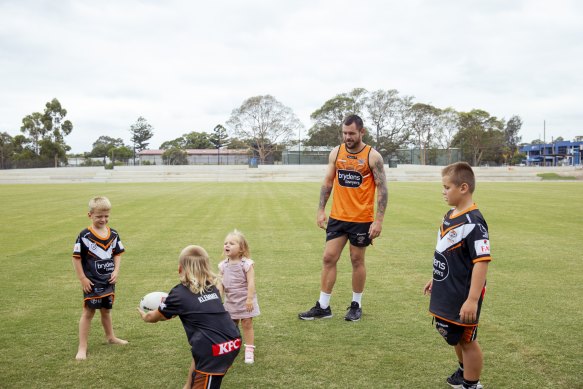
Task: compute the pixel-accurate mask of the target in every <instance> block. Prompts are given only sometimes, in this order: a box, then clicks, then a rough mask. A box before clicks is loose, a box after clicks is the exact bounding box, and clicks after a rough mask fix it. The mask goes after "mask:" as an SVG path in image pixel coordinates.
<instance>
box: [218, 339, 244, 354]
mask: <svg viewBox="0 0 583 389" xmlns="http://www.w3.org/2000/svg"><path fill="white" fill-rule="evenodd" d="M240 348H241V339H240V338H238V339H235V340H229V341H228V342H225V343H219V344H213V357H218V356H219V355H225V354H228V353H230V352H232V351H235V350H238V349H240Z"/></svg>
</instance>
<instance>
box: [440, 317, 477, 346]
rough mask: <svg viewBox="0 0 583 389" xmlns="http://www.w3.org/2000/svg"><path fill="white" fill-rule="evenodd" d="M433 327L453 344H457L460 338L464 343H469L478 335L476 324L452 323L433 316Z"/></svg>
mask: <svg viewBox="0 0 583 389" xmlns="http://www.w3.org/2000/svg"><path fill="white" fill-rule="evenodd" d="M435 329H437V332H439V334H440V335H441V336H443V339H445V341H446V342H447V343H448V344H449V345H451V346H455V345H456V344H458V343H459V342H460V341H461V340H462V339H463V340H464V342H466V343H470V342H472V341H474V340H476V338H477V337H478V326H477V325H475V326H467V327H466V326H460V325H457V324H454V323H450V322H448V321H445V320H442V319H439V318H437V317H436V318H435Z"/></svg>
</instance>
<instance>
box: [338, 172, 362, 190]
mask: <svg viewBox="0 0 583 389" xmlns="http://www.w3.org/2000/svg"><path fill="white" fill-rule="evenodd" d="M338 183H339V184H340V186H344V187H347V188H358V187H359V186H360V185H361V184H362V174H360V173H359V172H357V171H354V170H338Z"/></svg>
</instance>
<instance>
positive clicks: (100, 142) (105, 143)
mask: <svg viewBox="0 0 583 389" xmlns="http://www.w3.org/2000/svg"><path fill="white" fill-rule="evenodd" d="M122 146H124V143H123V139H121V138H112V137H110V136H107V135H102V136H100V137H99V138H97V140H96V141H95V142H93V149H92V150H91V152H90V153H89V156H91V157H94V158H103V163H104V164H105V158H106V157H108V156H109V157H111V151H112V150H115V149H117V148H119V147H122Z"/></svg>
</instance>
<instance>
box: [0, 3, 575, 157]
mask: <svg viewBox="0 0 583 389" xmlns="http://www.w3.org/2000/svg"><path fill="white" fill-rule="evenodd" d="M357 87H363V88H366V89H367V90H369V91H373V90H378V89H385V90H386V89H397V90H398V91H399V92H400V94H401V95H410V96H414V98H415V102H421V103H428V104H432V105H434V106H436V107H439V108H446V107H453V108H454V109H456V110H458V111H469V110H471V109H474V108H478V109H483V110H485V111H488V112H489V113H490V114H491V115H493V116H496V117H498V118H504V119H506V120H507V119H509V118H510V117H511V116H513V115H519V116H520V117H521V118H522V120H523V127H522V131H521V135H522V137H523V139H522V140H523V141H526V142H530V141H531V140H533V139H537V138H541V139H542V138H543V122H544V121H546V132H545V133H544V135H545V136H546V140H547V141H550V140H551V138H552V137H553V138H556V137H558V136H562V137H564V138H565V139H567V140H569V139H572V138H573V137H575V136H577V135H583V2H582V1H578V0H571V1H570V0H554V1H550V0H545V1H539V0H532V1H527V0H525V1H518V0H459V1H457V0H440V1H434V0H408V1H402V0H400V1H393V0H379V1H373V0H361V1H344V0H330V1H328V0H326V1H318V0H305V1H304V0H298V1H291V0H288V1H275V0H273V1H267V0H264V1H263V0H244V1H238V0H232V1H221V0H214V1H188V0H184V1H180V0H170V1H168V0H166V1H162V0H160V1H146V0H143V1H138V0H127V1H124V0H119V1H88V0H76V1H73V0H71V1H59V0H50V1H41V0H38V1H34V0H14V1H12V0H0V132H4V131H6V132H8V133H9V134H10V135H12V136H14V135H17V134H20V126H21V124H22V123H21V122H22V118H23V117H25V116H26V115H28V114H30V113H32V112H37V111H38V112H42V111H43V109H44V105H45V103H46V102H48V101H50V100H51V99H52V98H55V97H56V98H57V99H58V100H59V101H60V102H61V104H62V105H63V106H64V108H66V109H67V111H68V115H67V118H68V119H70V120H71V121H72V122H73V125H74V129H73V132H72V133H71V134H70V135H69V136H68V137H66V138H65V140H66V142H67V144H69V145H70V146H71V147H72V152H75V153H80V152H84V151H90V150H91V148H92V146H91V145H92V144H93V142H94V141H95V140H96V139H97V138H98V137H99V136H101V135H107V136H111V137H115V138H122V139H124V141H126V143H128V144H129V138H130V133H129V127H130V126H131V125H132V124H133V123H135V121H136V119H137V118H138V117H139V116H143V117H145V118H146V119H147V120H148V122H149V123H150V124H151V125H152V126H153V127H154V134H155V135H154V137H153V138H152V139H151V140H150V146H149V148H158V147H159V146H160V144H161V143H162V142H164V141H167V140H172V139H175V138H177V137H179V136H181V135H183V134H185V133H188V132H191V131H208V132H210V131H211V130H212V129H213V128H214V126H215V125H217V124H219V123H220V124H224V123H225V122H226V121H227V120H228V119H229V117H230V114H231V111H232V110H233V109H234V108H237V107H239V106H240V105H241V103H242V102H243V101H244V100H245V99H247V98H249V97H251V96H257V95H266V94H270V95H272V96H274V97H275V98H276V99H277V100H279V101H280V102H281V103H283V104H284V105H286V106H288V107H290V108H291V109H292V110H293V111H294V112H295V114H296V115H297V116H298V118H299V119H300V120H301V121H302V123H303V124H304V126H305V129H304V133H305V132H306V131H307V129H308V128H310V127H311V125H312V122H311V121H310V114H311V113H312V112H313V111H315V110H316V109H318V108H320V107H321V106H322V104H323V103H324V102H325V101H326V100H328V99H330V98H332V97H334V96H335V95H337V94H340V93H344V92H349V91H350V90H352V89H353V88H357ZM365 125H366V121H365ZM302 136H303V135H302Z"/></svg>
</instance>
